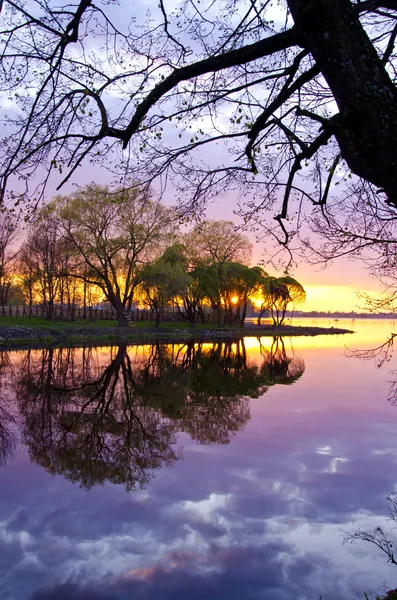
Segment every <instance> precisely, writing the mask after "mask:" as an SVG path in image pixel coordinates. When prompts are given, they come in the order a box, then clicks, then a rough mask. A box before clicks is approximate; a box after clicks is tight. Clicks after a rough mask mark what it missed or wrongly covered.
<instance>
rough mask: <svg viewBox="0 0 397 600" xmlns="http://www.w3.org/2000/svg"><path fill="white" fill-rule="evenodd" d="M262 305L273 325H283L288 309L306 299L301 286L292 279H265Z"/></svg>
mask: <svg viewBox="0 0 397 600" xmlns="http://www.w3.org/2000/svg"><path fill="white" fill-rule="evenodd" d="M262 296H263V305H266V306H267V307H268V309H269V310H270V312H271V315H272V319H273V324H274V325H277V326H279V325H284V321H285V315H286V312H287V310H288V308H289V307H292V308H293V309H294V308H295V307H296V306H297V305H298V304H300V303H302V302H304V301H305V299H306V292H305V290H304V288H303V287H302V285H301V284H300V283H299V282H298V281H296V279H294V278H293V277H289V276H285V277H266V278H265V279H264V282H263V284H262Z"/></svg>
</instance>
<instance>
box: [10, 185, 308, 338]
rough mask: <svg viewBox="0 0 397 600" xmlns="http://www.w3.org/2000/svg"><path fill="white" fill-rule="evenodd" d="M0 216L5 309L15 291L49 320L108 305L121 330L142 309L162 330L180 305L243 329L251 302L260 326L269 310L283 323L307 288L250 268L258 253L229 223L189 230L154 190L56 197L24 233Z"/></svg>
mask: <svg viewBox="0 0 397 600" xmlns="http://www.w3.org/2000/svg"><path fill="white" fill-rule="evenodd" d="M20 235H21V224H20V223H18V221H17V219H16V218H15V217H13V216H12V215H10V214H6V213H3V215H2V218H1V225H0V303H1V304H2V305H6V304H7V303H8V302H9V300H10V295H11V294H12V293H14V295H15V294H17V295H19V298H21V299H22V300H23V302H24V303H25V304H27V305H29V306H30V307H31V306H33V305H34V304H36V303H38V302H39V303H42V304H43V306H44V309H45V314H46V316H47V318H48V319H49V320H50V321H52V320H54V318H55V312H56V306H57V305H59V304H61V305H62V306H65V307H66V309H67V311H68V313H69V318H73V313H74V310H75V307H77V306H79V305H83V306H92V305H96V304H98V303H99V302H102V301H106V302H108V303H109V304H110V305H111V306H112V308H113V309H114V312H115V315H116V317H117V320H118V322H119V325H121V326H127V325H128V323H129V314H130V312H131V310H132V308H133V307H134V306H136V305H137V304H139V305H140V306H145V307H146V308H149V309H150V310H151V311H152V313H153V317H154V320H155V322H156V325H157V326H158V325H159V324H160V322H161V319H162V318H163V315H164V313H165V311H166V310H169V308H170V307H171V306H174V307H175V308H174V310H176V311H177V312H178V313H179V314H180V316H181V317H182V318H183V319H184V320H186V321H187V322H189V323H190V324H192V325H194V324H195V323H196V322H198V321H201V322H206V321H208V319H209V315H211V318H212V319H213V320H216V321H217V323H218V324H219V325H235V324H238V325H243V324H244V321H245V318H246V315H247V309H248V305H249V302H254V303H255V306H256V307H257V309H258V311H259V322H260V318H261V317H262V315H263V314H264V313H265V312H266V311H270V312H271V315H272V317H273V321H274V324H275V325H282V324H283V323H284V319H285V313H286V310H287V308H289V307H291V306H295V305H296V304H298V303H300V302H302V301H303V300H304V299H305V291H304V289H303V287H302V286H301V284H300V283H299V282H298V281H296V280H295V279H293V278H292V277H289V276H284V277H273V276H270V275H269V274H268V273H267V272H266V271H265V270H264V269H262V268H261V267H258V266H256V267H249V266H248V265H249V262H250V258H251V253H252V245H251V243H250V242H249V240H248V239H247V237H246V236H244V235H243V234H242V233H240V232H238V231H237V230H236V228H235V226H234V225H233V223H231V222H229V221H203V222H201V223H199V224H197V225H195V226H194V227H193V228H192V229H191V230H190V231H186V232H183V231H182V230H181V225H180V222H179V220H178V216H177V215H176V212H175V210H174V209H173V208H169V207H166V206H164V205H163V204H162V203H161V202H160V201H158V200H157V199H156V198H155V197H154V196H153V194H152V192H151V190H150V188H149V187H130V188H128V189H122V188H118V189H111V188H109V187H106V186H105V187H104V186H98V185H90V186H88V187H86V188H84V189H81V190H79V191H76V192H75V193H73V194H71V195H69V196H57V197H56V198H54V199H53V200H52V201H51V202H50V203H49V204H47V205H45V206H44V207H42V208H41V210H39V211H38V212H37V213H36V214H35V218H34V220H33V222H31V223H29V224H27V225H26V227H25V232H24V241H23V242H22V244H21V245H20V247H19V249H18V250H15V249H14V248H15V241H16V238H17V237H18V236H20Z"/></svg>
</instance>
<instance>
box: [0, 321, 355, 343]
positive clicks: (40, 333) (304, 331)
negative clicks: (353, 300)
mask: <svg viewBox="0 0 397 600" xmlns="http://www.w3.org/2000/svg"><path fill="white" fill-rule="evenodd" d="M345 333H352V332H351V331H349V330H347V329H337V328H334V327H332V328H323V327H294V326H291V325H286V326H283V327H273V326H272V325H269V324H267V325H266V324H265V325H260V326H259V325H257V324H254V323H247V324H246V325H245V327H244V328H239V327H236V326H234V327H233V326H225V327H221V328H220V327H218V326H217V325H215V324H213V323H208V324H202V323H197V324H196V326H195V327H192V326H191V325H189V324H188V323H175V322H172V323H161V325H160V327H158V328H156V327H155V326H154V324H151V323H147V322H136V323H132V324H131V325H130V326H129V327H126V328H123V327H117V325H116V324H115V322H114V321H91V322H84V321H76V322H71V321H55V322H49V321H47V320H46V319H41V318H37V317H30V318H29V317H0V349H2V350H7V349H12V348H15V349H17V348H34V347H44V346H79V345H85V344H90V345H96V346H100V345H102V346H103V345H108V344H115V345H116V344H119V343H130V344H139V343H153V342H159V341H163V342H175V343H176V342H184V341H186V340H197V341H210V342H211V341H217V340H229V341H237V340H239V339H242V338H244V337H262V336H297V335H299V336H300V335H309V336H314V335H329V334H332V335H335V334H345Z"/></svg>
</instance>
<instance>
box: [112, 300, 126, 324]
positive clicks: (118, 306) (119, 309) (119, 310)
mask: <svg viewBox="0 0 397 600" xmlns="http://www.w3.org/2000/svg"><path fill="white" fill-rule="evenodd" d="M109 301H110V303H111V304H112V306H113V308H114V309H115V311H116V315H117V320H118V322H119V327H128V325H129V321H128V319H127V317H126V315H125V313H124V306H123V304H122V302H121V300H119V299H118V298H116V297H115V298H112V299H111V300H110V298H109Z"/></svg>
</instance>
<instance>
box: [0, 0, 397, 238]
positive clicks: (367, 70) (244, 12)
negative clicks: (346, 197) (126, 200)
mask: <svg viewBox="0 0 397 600" xmlns="http://www.w3.org/2000/svg"><path fill="white" fill-rule="evenodd" d="M1 6H2V9H3V15H2V21H1V24H0V40H1V58H2V71H1V75H0V89H1V90H2V91H3V93H6V94H7V95H8V96H9V97H10V98H11V101H12V102H13V103H14V105H15V107H16V108H14V109H12V110H11V111H9V114H8V115H7V120H6V121H5V124H4V126H5V127H6V128H7V129H8V131H7V132H6V133H8V135H7V136H6V138H5V141H4V143H3V147H2V154H3V158H2V161H1V169H0V171H1V190H2V191H3V193H4V192H5V190H6V187H7V185H8V183H9V182H10V181H11V182H14V181H15V179H16V178H19V181H20V182H21V181H22V182H23V181H25V183H26V188H28V187H29V188H30V189H29V192H30V193H31V196H33V197H34V198H35V199H36V201H37V198H38V197H40V195H41V194H42V193H43V192H42V190H43V186H42V185H39V186H38V188H39V189H37V190H36V189H35V190H34V191H33V190H32V189H31V185H30V186H29V185H28V184H29V183H30V182H31V176H32V173H33V172H34V171H37V170H38V168H39V167H40V169H41V168H42V165H46V166H47V169H44V172H45V175H44V180H43V181H41V182H39V183H41V184H43V185H44V184H46V183H47V181H48V180H49V177H50V176H51V175H56V180H57V184H59V185H62V183H64V182H66V181H68V180H69V179H70V178H71V177H72V176H73V174H74V173H75V171H76V169H77V168H78V167H79V166H80V165H81V164H82V163H83V162H84V161H85V160H86V159H87V160H91V161H99V163H101V164H109V163H112V168H113V169H115V170H117V171H119V172H123V173H124V172H125V170H126V169H127V170H128V172H129V174H130V175H134V176H135V177H137V179H139V177H138V176H137V173H139V174H146V177H147V180H152V179H153V178H154V177H156V176H162V177H164V180H165V179H166V177H167V176H168V175H170V176H171V175H175V177H176V179H177V180H178V181H179V184H180V190H181V203H182V205H183V206H184V207H185V208H186V210H188V211H189V212H190V213H192V212H193V213H198V212H199V211H201V209H202V204H203V202H205V201H206V199H208V198H209V197H213V196H214V195H217V194H219V193H224V192H225V191H226V190H227V189H230V188H232V189H236V187H238V188H239V189H240V190H241V195H242V197H244V198H245V200H247V201H248V205H246V206H245V208H244V207H242V208H241V211H242V212H243V213H244V214H245V217H246V218H247V219H251V220H253V221H254V223H255V229H257V228H258V227H259V228H261V227H263V226H266V224H265V223H264V222H263V221H262V217H261V213H262V211H263V210H264V209H268V210H269V209H270V210H272V211H274V205H275V203H276V204H277V206H279V208H277V209H276V217H275V218H276V219H277V220H278V222H279V223H280V225H281V227H282V230H283V233H284V237H281V236H279V235H278V234H277V232H276V231H275V229H274V227H269V226H268V225H267V226H266V227H267V229H266V231H267V232H268V233H269V235H273V236H276V238H277V239H280V241H282V242H284V243H286V242H287V240H288V231H287V225H286V223H285V220H286V219H287V217H288V216H289V215H290V216H293V213H294V212H295V210H296V212H297V214H298V216H299V215H301V211H300V208H299V207H300V203H301V200H303V199H308V200H309V204H310V203H311V204H314V205H317V207H319V208H323V209H324V206H325V205H326V203H328V202H331V198H330V193H329V192H330V189H331V183H332V181H333V179H334V177H335V176H337V178H338V177H340V174H341V171H338V169H337V167H338V165H339V164H340V163H341V161H345V164H346V165H347V168H348V170H350V171H351V172H352V173H353V174H355V175H356V176H357V177H359V178H362V180H364V181H366V182H369V183H370V184H371V186H373V187H374V188H377V189H378V191H379V198H380V199H381V202H382V203H383V205H385V204H386V205H388V206H390V207H391V208H392V209H393V210H395V209H396V208H397V193H396V190H397V90H396V86H395V76H396V54H395V52H394V42H395V38H396V32H397V28H396V27H397V26H396V15H397V5H396V2H395V0H357V1H354V0H312V1H310V2H308V1H307V0H286V1H285V2H280V4H279V11H280V18H277V19H276V20H274V19H273V16H274V7H273V6H272V3H271V2H269V1H264V2H262V3H260V4H257V3H255V2H251V1H248V0H247V1H246V2H245V3H242V4H241V3H240V4H239V7H238V10H237V7H236V4H235V3H234V2H230V3H229V2H228V3H225V4H223V3H222V4H221V5H220V4H218V3H217V4H214V3H211V2H208V3H207V2H203V3H201V4H200V8H199V7H197V5H196V3H194V2H192V1H190V0H187V1H186V2H185V3H183V4H182V5H181V6H180V7H178V8H177V9H175V10H173V9H172V8H170V7H169V5H167V3H166V2H165V0H161V1H160V3H159V6H158V10H157V12H156V10H155V9H154V12H153V14H152V20H151V21H150V22H149V23H148V24H147V25H143V24H142V20H141V19H137V20H136V21H137V22H136V23H135V22H134V19H133V17H134V16H136V15H133V14H131V13H129V12H128V11H129V10H130V11H131V9H130V5H129V4H127V3H125V2H122V6H121V9H120V8H119V7H117V8H116V7H114V6H113V3H106V4H105V5H104V6H97V5H96V4H94V3H92V2H91V0H79V1H78V2H76V3H75V4H72V5H69V4H68V5H66V4H63V5H62V4H61V5H59V3H55V2H53V1H52V0H51V1H49V2H45V3H39V2H32V3H31V4H29V5H26V3H25V2H24V1H23V0H4V1H3V2H2V3H1ZM120 10H122V11H123V16H124V17H125V18H124V20H125V26H123V25H120V26H119V27H118V26H117V25H116V24H115V23H113V22H112V21H113V17H114V15H115V11H117V12H119V11H120ZM30 11H32V12H30ZM270 11H273V13H271V12H270ZM128 15H130V16H131V19H128ZM128 21H130V22H128ZM98 38H99V39H100V41H99V42H98V41H97V40H98ZM93 40H95V41H93ZM187 40H189V41H187ZM188 44H189V45H188ZM97 48H98V50H97V51H96V49H97ZM33 91H34V93H33ZM115 94H117V100H118V101H117V102H115V101H114V96H115ZM212 146H215V148H214V149H213V151H212V152H211V151H210V148H211V147H212ZM225 147H226V148H227V150H228V151H226V152H225V151H224V150H225ZM202 149H205V151H206V155H205V160H203V157H202V155H201V160H199V159H200V155H199V152H200V151H201V150H202ZM306 163H307V167H306ZM308 168H309V169H311V170H310V171H308ZM345 172H346V173H348V172H349V171H345ZM300 175H301V176H300ZM308 175H310V176H311V179H312V180H313V183H310V180H309V179H308V177H307V176H308ZM280 189H281V190H283V193H282V194H281V196H282V198H281V206H280V205H279V202H278V201H279V198H280ZM25 191H27V190H21V189H20V192H18V193H16V188H15V187H14V189H13V195H14V196H15V195H16V196H17V201H18V200H19V198H20V197H23V194H24V193H25ZM295 199H297V200H298V201H299V207H298V208H296V209H295V207H294V204H293V201H294V200H295ZM289 227H292V229H293V230H294V229H296V225H294V224H290V225H289Z"/></svg>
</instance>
